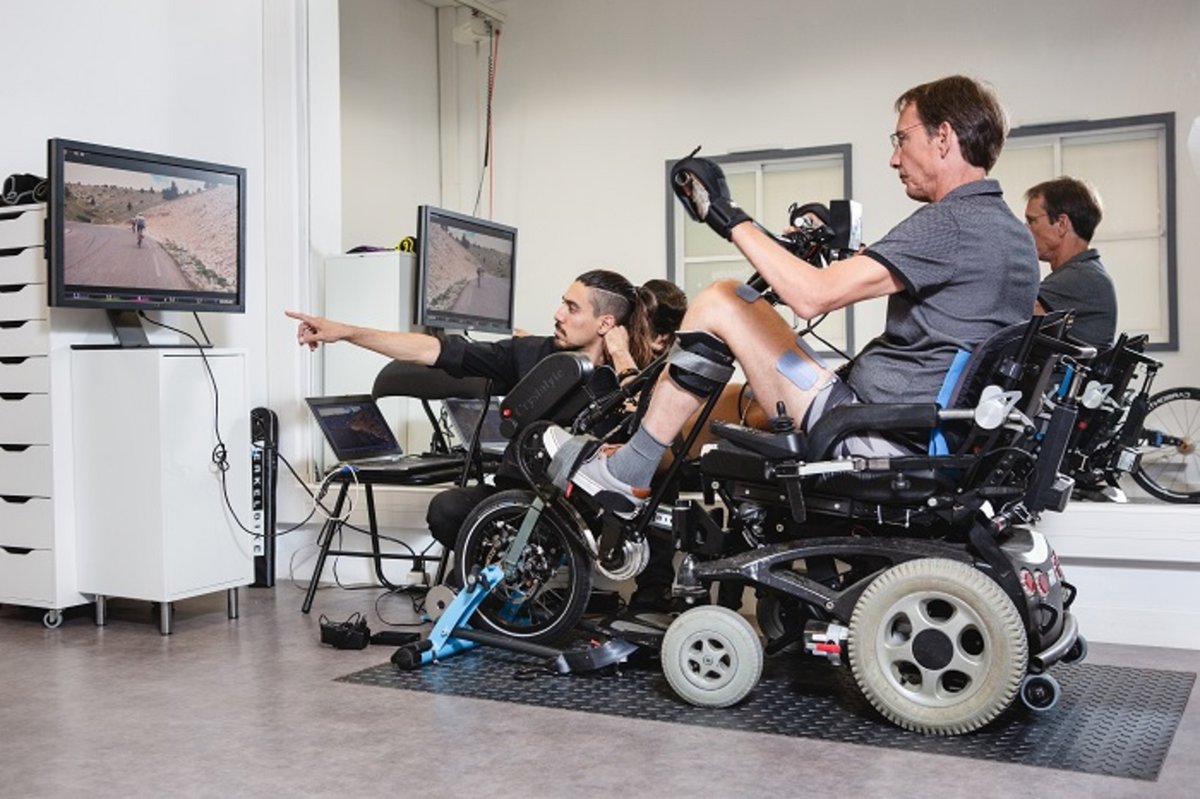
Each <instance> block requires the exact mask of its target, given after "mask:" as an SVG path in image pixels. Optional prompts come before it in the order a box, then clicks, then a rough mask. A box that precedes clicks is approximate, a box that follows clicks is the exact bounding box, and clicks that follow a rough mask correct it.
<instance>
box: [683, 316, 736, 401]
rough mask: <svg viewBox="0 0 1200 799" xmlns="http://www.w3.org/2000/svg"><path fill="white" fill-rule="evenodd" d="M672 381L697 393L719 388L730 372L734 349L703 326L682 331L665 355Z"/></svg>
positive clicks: (727, 379)
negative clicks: (707, 331)
mask: <svg viewBox="0 0 1200 799" xmlns="http://www.w3.org/2000/svg"><path fill="white" fill-rule="evenodd" d="M667 364H668V366H669V374H670V375H671V379H672V380H674V381H675V384H676V385H678V386H679V387H680V388H682V389H683V390H684V391H687V392H688V393H689V394H694V395H696V396H697V397H707V396H708V395H710V394H712V393H713V392H715V391H718V390H719V389H721V387H723V386H724V385H725V384H726V383H728V382H729V378H730V377H732V376H733V353H732V352H730V350H729V347H728V346H726V344H725V342H724V341H721V339H719V338H717V337H716V336H714V335H713V334H712V333H706V332H704V331H702V330H688V331H681V332H680V333H679V334H678V335H676V337H675V343H674V345H672V346H671V354H670V355H668V356H667Z"/></svg>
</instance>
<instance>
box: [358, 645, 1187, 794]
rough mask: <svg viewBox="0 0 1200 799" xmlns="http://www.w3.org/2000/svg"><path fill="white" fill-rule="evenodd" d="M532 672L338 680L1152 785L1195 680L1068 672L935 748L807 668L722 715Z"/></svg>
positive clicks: (798, 664)
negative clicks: (1053, 692)
mask: <svg viewBox="0 0 1200 799" xmlns="http://www.w3.org/2000/svg"><path fill="white" fill-rule="evenodd" d="M536 665H537V661H535V660H532V659H530V658H526V657H524V656H522V655H515V654H511V653H508V652H499V651H496V650H475V651H471V652H467V653H464V654H462V655H459V656H457V657H454V658H451V659H448V660H446V661H444V662H442V663H438V664H435V665H432V666H426V667H424V668H422V669H418V670H416V671H409V672H404V671H399V670H397V669H396V667H395V666H393V665H392V664H391V663H385V664H383V665H380V666H375V667H372V668H369V669H364V670H363V671H359V672H355V673H354V674H350V675H347V676H345V677H339V678H338V681H339V682H348V683H358V684H363V685H376V686H381V687H385V688H401V689H404V690H409V691H426V692H431V693H438V694H453V695H456V696H468V697H474V698H477V699H493V700H496V701H499V702H518V703H521V704H526V705H538V706H541V707H553V708H563V709H566V710H578V711H583V712H588V713H603V714H606V715H613V716H624V717H628V718H638V719H651V720H654V721H667V722H675V723H679V724H696V725H702V726H709V727H718V728H722V729H731V730H742V731H746V732H762V733H769V734H773V735H792V736H798V737H802V738H819V739H822V740H827V741H836V742H840V743H856V744H864V745H868V746H883V747H890V748H894V749H908V750H912V751H917V752H928V753H933V754H943V755H954V756H959V757H971V758H979V759H983V760H992V761H997V762H1001V763H1016V764H1021V765H1027V766H1042V767H1045V768H1054V769H1065V770H1072V771H1082V772H1086V773H1090V774H1104V775H1108V776H1114V777H1126V778H1132V779H1140V780H1155V779H1157V778H1158V773H1159V770H1160V769H1161V768H1162V764H1163V760H1164V759H1165V758H1166V756H1167V751H1168V750H1169V749H1170V747H1171V740H1172V738H1173V737H1174V736H1175V729H1176V727H1177V726H1178V724H1179V719H1180V717H1181V716H1182V715H1183V711H1184V708H1185V707H1186V706H1187V702H1188V696H1189V694H1190V693H1191V690H1192V684H1193V683H1194V682H1195V680H1196V675H1195V674H1194V673H1191V672H1178V671H1158V670H1150V669H1133V668H1125V667H1118V666H1102V665H1092V664H1088V663H1078V664H1072V665H1060V666H1057V667H1055V668H1054V669H1053V674H1054V676H1055V677H1056V678H1057V679H1058V680H1059V682H1060V683H1061V684H1062V687H1063V693H1062V698H1061V700H1060V701H1059V703H1058V705H1057V706H1056V707H1054V708H1053V709H1051V710H1050V711H1047V712H1044V713H1037V714H1035V713H1031V712H1029V711H1027V710H1025V709H1024V707H1023V706H1019V703H1018V705H1017V706H1014V708H1012V709H1011V710H1009V711H1008V712H1007V713H1006V714H1005V715H1003V716H1002V717H1001V718H999V719H997V720H996V721H995V722H994V723H992V724H990V725H989V726H988V727H986V728H985V729H982V730H978V731H976V732H974V733H971V734H969V735H962V736H957V737H953V738H938V737H931V736H925V735H919V734H917V733H912V732H908V731H906V730H901V729H899V728H897V727H895V726H893V725H892V724H890V723H888V722H887V721H885V720H883V718H882V717H881V716H879V715H878V714H877V713H876V712H875V711H874V709H873V708H871V707H870V705H869V704H868V703H867V701H866V699H865V698H864V697H863V696H862V695H861V694H860V693H859V692H858V689H857V687H856V686H854V685H853V679H852V678H851V677H850V676H849V673H848V671H846V670H841V669H835V668H833V667H832V666H827V665H826V664H824V663H823V662H822V661H819V660H815V659H811V658H804V657H789V656H786V655H784V656H781V657H775V658H769V659H768V660H767V662H766V667H765V668H764V670H763V679H762V681H761V682H760V683H759V684H758V686H757V687H756V688H755V689H754V691H753V692H752V693H751V694H750V696H749V697H747V699H746V700H744V701H743V702H742V703H741V704H739V705H737V706H736V707H732V708H725V709H723V710H713V709H706V708H698V707H694V706H692V705H689V704H687V703H686V702H684V701H683V700H681V699H679V698H678V697H676V696H675V694H674V692H673V691H672V690H671V688H670V686H669V685H667V681H666V678H665V677H663V675H662V673H661V672H659V671H658V670H657V668H650V667H638V668H632V667H630V668H625V669H624V670H623V671H622V672H620V673H618V674H604V675H599V674H592V675H568V676H555V675H551V674H549V673H545V672H541V671H540V669H535V668H531V667H535V666H536ZM533 674H536V675H537V676H536V677H535V678H534V679H532V680H531V679H529V677H530V676H531V675H533Z"/></svg>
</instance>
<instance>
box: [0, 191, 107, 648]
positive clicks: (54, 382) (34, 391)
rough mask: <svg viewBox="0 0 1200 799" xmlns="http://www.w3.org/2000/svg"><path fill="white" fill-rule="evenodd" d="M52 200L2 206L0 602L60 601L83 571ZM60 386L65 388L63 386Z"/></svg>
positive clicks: (55, 619)
mask: <svg viewBox="0 0 1200 799" xmlns="http://www.w3.org/2000/svg"><path fill="white" fill-rule="evenodd" d="M45 219H46V211H45V206H43V205H25V206H13V207H10V208H0V603H7V604H16V605H27V606H30V607H38V608H47V609H48V610H47V613H46V616H45V623H46V625H47V626H48V627H56V626H58V624H60V623H61V621H62V614H61V611H62V610H63V609H65V608H68V607H73V606H75V605H81V604H85V603H86V602H88V601H89V600H88V599H87V598H86V597H84V596H83V595H82V594H81V593H80V592H79V591H78V589H77V585H76V579H75V530H74V524H73V521H74V514H73V508H72V507H71V474H70V472H71V456H70V447H71V426H70V396H69V395H70V392H69V390H68V380H69V373H68V371H67V368H66V367H67V364H66V361H65V359H66V357H67V355H66V350H65V348H61V347H59V346H57V344H56V343H55V339H54V337H53V336H52V334H51V324H50V312H49V309H48V307H47V286H46V257H45V252H44V243H45V238H44V236H45V233H44V230H45ZM56 392H57V393H56Z"/></svg>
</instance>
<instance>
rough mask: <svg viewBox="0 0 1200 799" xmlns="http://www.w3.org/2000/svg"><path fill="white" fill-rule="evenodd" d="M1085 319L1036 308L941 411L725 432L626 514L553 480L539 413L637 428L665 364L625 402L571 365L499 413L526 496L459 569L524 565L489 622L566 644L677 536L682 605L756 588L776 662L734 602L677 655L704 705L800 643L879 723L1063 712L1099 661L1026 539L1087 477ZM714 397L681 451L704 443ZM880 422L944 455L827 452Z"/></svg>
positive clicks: (941, 729) (512, 569)
mask: <svg viewBox="0 0 1200 799" xmlns="http://www.w3.org/2000/svg"><path fill="white" fill-rule="evenodd" d="M1066 327H1067V323H1066V321H1065V320H1055V319H1045V318H1042V317H1035V318H1033V319H1032V320H1031V321H1029V322H1027V323H1023V324H1019V325H1014V326H1012V327H1010V328H1006V329H1004V330H1002V331H1000V332H999V333H997V334H996V335H995V336H993V337H992V338H991V339H989V340H988V341H986V342H985V343H983V344H982V345H980V346H979V347H977V348H976V349H975V351H974V352H973V353H972V354H971V356H970V357H969V359H967V360H966V361H965V366H964V367H963V368H962V370H961V372H960V373H959V374H958V376H957V379H956V380H954V381H952V382H951V383H949V384H948V386H949V389H950V390H949V391H948V393H947V401H946V403H945V407H944V408H941V407H939V406H938V405H936V404H933V403H929V404H894V405H865V404H858V405H844V406H839V407H837V408H835V409H832V410H831V411H829V412H828V413H827V414H825V415H824V416H822V418H821V419H820V420H819V421H818V422H817V424H816V425H815V426H814V427H813V429H812V430H811V431H810V432H809V433H807V434H806V433H804V432H801V431H799V430H797V429H795V428H794V427H792V426H791V425H789V424H787V421H786V414H781V416H782V417H783V418H784V421H783V422H777V424H776V427H775V429H773V430H771V431H763V430H754V429H749V428H743V427H740V426H738V425H735V424H729V423H719V422H718V423H714V425H713V431H714V432H715V433H716V435H717V436H718V439H719V440H718V442H717V443H715V444H714V445H709V446H707V447H706V448H705V451H704V452H703V454H702V456H701V457H700V458H699V461H698V462H688V461H687V460H686V459H685V458H682V457H679V458H677V459H676V460H675V462H674V463H673V465H672V466H671V468H670V470H668V472H667V474H666V475H665V476H663V477H662V478H661V479H660V480H658V481H657V482H656V485H655V487H654V491H653V494H652V496H651V498H650V501H649V502H648V503H647V504H646V506H645V507H644V508H643V509H642V511H641V512H639V513H638V514H637V515H635V516H634V517H633V518H632V519H631V520H628V521H625V520H621V519H617V518H615V517H614V516H613V515H612V514H608V513H604V512H603V511H601V510H599V509H598V508H595V507H592V506H591V505H590V503H589V501H588V498H586V497H580V498H576V497H571V496H568V494H567V493H566V492H563V491H560V490H558V489H556V488H555V487H554V484H553V480H552V479H551V474H552V472H553V469H554V468H555V464H554V463H553V462H552V461H551V459H550V458H549V457H548V456H547V455H546V452H545V450H544V449H543V447H542V444H541V440H542V439H541V433H542V432H543V431H544V429H545V425H546V424H547V422H545V421H533V420H543V419H547V418H548V419H551V420H559V421H562V422H566V423H568V424H570V426H571V427H572V429H573V430H574V431H575V432H577V433H591V432H593V431H595V430H597V429H598V428H601V427H607V429H608V432H609V434H611V433H612V432H614V431H617V432H619V431H620V430H622V429H628V428H629V427H630V426H631V425H633V424H636V423H637V421H638V418H639V415H640V413H639V411H633V412H631V413H628V412H626V410H627V406H628V403H629V402H630V398H631V396H633V395H634V394H635V393H636V392H638V391H641V392H642V395H643V398H644V395H645V394H646V393H648V390H649V388H650V387H651V385H652V381H653V380H654V378H655V377H656V376H657V374H658V372H659V371H660V370H661V368H662V366H663V364H662V363H661V362H658V363H656V364H655V365H653V366H652V367H651V368H648V369H647V370H646V371H645V372H644V373H643V375H642V376H640V378H639V380H637V381H634V383H633V384H632V385H630V384H626V385H625V386H619V387H618V386H615V381H609V389H608V391H607V393H606V391H605V390H604V388H603V387H602V388H601V389H600V390H596V389H595V386H594V380H593V377H594V376H593V375H592V374H590V371H591V370H590V368H589V367H588V366H587V365H586V363H585V362H583V361H581V360H580V359H578V358H577V357H576V356H572V355H569V354H562V355H558V356H553V357H552V358H550V359H547V360H546V361H545V362H543V364H541V365H539V368H538V369H536V370H535V371H534V372H533V373H531V374H530V375H529V376H528V377H527V378H526V379H525V380H524V381H523V382H522V384H520V385H519V386H518V387H517V388H516V389H515V390H514V391H513V392H510V394H509V395H508V397H507V398H506V400H505V404H504V406H503V409H502V413H504V414H506V419H507V423H508V424H509V425H510V428H511V430H512V432H513V433H514V435H516V437H517V447H518V453H519V455H520V461H521V464H522V468H523V470H524V471H525V474H526V477H527V478H528V480H529V488H528V489H527V490H525V489H522V490H516V491H507V492H502V493H501V494H498V495H496V496H495V497H493V498H491V499H490V500H488V501H486V502H485V503H483V504H482V505H480V506H479V507H477V508H476V509H475V511H474V512H473V513H472V515H471V516H470V517H469V518H468V520H467V522H466V523H465V524H464V525H463V528H462V530H461V532H460V535H459V540H458V546H457V548H456V552H457V563H456V568H458V569H459V570H460V576H461V577H463V578H464V579H468V578H469V576H470V574H471V573H473V572H477V571H478V570H479V569H480V568H482V567H485V566H488V565H491V564H501V565H502V566H503V568H504V573H505V576H504V579H503V580H501V581H500V583H499V584H498V585H497V586H496V587H495V588H493V590H492V592H491V593H490V595H489V596H488V598H487V599H486V600H484V602H483V603H482V604H481V605H480V607H479V609H478V611H477V612H476V614H475V615H474V617H473V618H472V624H473V625H474V626H477V627H481V628H484V629H490V630H491V631H494V632H498V633H502V634H505V635H509V636H512V637H515V638H520V639H525V640H528V641H532V642H547V641H553V640H556V639H558V638H559V637H561V636H563V635H565V634H566V633H567V632H568V631H569V630H571V629H572V628H573V627H574V626H575V625H576V623H577V622H578V621H579V619H580V618H581V616H582V614H583V610H584V606H585V604H586V601H587V597H588V594H589V592H590V588H591V581H592V574H593V571H595V572H598V573H600V574H605V575H607V576H610V577H613V578H615V579H623V578H625V577H630V576H633V575H634V574H636V573H637V572H638V571H639V569H640V568H641V567H643V566H644V565H645V559H646V556H647V552H648V545H647V540H648V536H650V535H669V536H670V537H671V538H672V540H673V541H674V543H675V546H676V548H677V549H678V550H680V551H681V552H682V553H683V554H684V557H683V561H682V564H681V566H680V568H679V571H678V575H677V586H676V592H677V593H678V594H680V595H683V596H691V597H695V598H701V597H702V596H704V595H707V593H708V589H709V588H710V586H711V585H712V584H713V583H724V582H734V583H742V584H744V585H748V586H751V587H753V588H754V590H755V593H756V595H757V597H758V602H757V621H758V623H759V628H760V629H761V630H762V632H763V634H764V635H765V636H766V639H767V643H766V647H765V650H764V647H763V644H762V643H761V641H760V639H759V636H758V634H757V633H756V632H755V631H754V629H753V627H752V626H751V625H750V624H749V622H747V621H746V620H745V619H744V618H743V617H741V616H740V615H738V614H737V613H735V612H733V611H731V610H729V609H727V608H723V607H719V606H714V605H699V606H697V607H695V608H693V609H692V610H689V611H687V612H685V613H683V614H681V615H680V616H679V617H678V618H677V619H676V620H675V621H674V622H673V623H672V624H671V626H670V628H669V629H668V630H667V632H666V635H665V636H664V638H663V641H662V648H661V661H662V666H663V671H664V673H665V675H666V677H667V680H668V682H669V683H670V684H671V686H672V688H673V689H674V690H675V691H676V692H677V693H678V694H679V695H680V696H682V697H683V698H684V699H685V700H687V701H689V702H691V703H693V704H698V705H704V706H712V707H724V706H728V705H732V704H734V703H736V702H738V701H741V700H742V699H743V698H745V697H746V696H747V695H748V694H749V692H750V691H751V690H752V689H753V687H754V685H755V684H756V683H757V681H758V679H759V676H760V674H761V669H762V662H763V655H764V651H765V652H766V653H775V652H779V651H782V650H784V649H786V648H795V649H799V648H801V647H803V650H804V651H806V652H808V653H810V654H813V655H818V656H820V657H825V658H828V659H830V660H831V661H833V662H835V663H838V664H841V665H847V666H849V669H850V671H851V672H852V674H853V676H854V679H855V681H856V683H857V685H858V687H859V688H860V689H861V691H862V693H863V694H864V695H865V696H866V698H867V699H868V700H870V702H871V703H872V704H873V705H874V706H875V707H876V708H877V709H878V710H879V711H880V712H881V714H882V715H883V716H884V717H886V718H888V719H889V720H891V721H892V722H894V723H896V724H898V725H900V726H902V727H906V728H909V729H913V730H918V731H921V732H925V733H933V734H957V733H962V732H967V731H969V730H972V729H976V728H978V727H980V726H982V725H984V724H986V723H988V722H989V721H991V720H992V719H994V718H995V717H996V716H998V715H999V714H1000V713H1001V712H1002V711H1004V710H1005V709H1006V708H1007V707H1008V706H1009V705H1010V704H1011V703H1012V702H1013V701H1014V700H1015V699H1016V697H1017V696H1018V695H1019V696H1020V697H1021V699H1022V700H1023V701H1024V702H1025V704H1026V705H1028V706H1029V707H1031V708H1033V709H1035V710H1043V709H1048V708H1049V707H1052V706H1053V705H1054V704H1055V703H1056V702H1057V700H1058V696H1059V687H1058V685H1057V682H1056V681H1055V680H1054V679H1053V677H1051V676H1050V675H1049V674H1048V673H1047V669H1049V667H1050V666H1051V665H1053V664H1054V663H1056V662H1059V661H1071V660H1078V659H1081V658H1083V657H1084V656H1085V655H1086V649H1087V647H1086V641H1085V639H1084V638H1083V637H1082V636H1081V635H1080V634H1079V632H1078V627H1077V624H1076V621H1075V619H1074V617H1073V616H1072V615H1071V613H1070V610H1069V608H1070V605H1071V602H1072V601H1073V600H1074V598H1075V591H1074V589H1073V588H1072V587H1071V586H1070V584H1068V583H1067V582H1066V581H1065V579H1064V577H1063V573H1062V569H1061V566H1060V564H1059V562H1058V559H1057V557H1056V555H1055V554H1054V552H1053V550H1052V549H1051V547H1050V546H1049V544H1048V543H1047V542H1046V540H1045V539H1044V537H1043V536H1041V535H1040V534H1039V533H1037V532H1036V531H1034V530H1031V529H1029V526H1028V525H1029V524H1030V523H1032V522H1034V521H1036V519H1037V517H1038V515H1039V514H1040V513H1041V512H1043V511H1045V510H1052V511H1061V510H1062V509H1063V508H1064V507H1065V505H1066V503H1067V501H1068V499H1069V497H1070V495H1071V491H1072V486H1073V481H1072V480H1071V479H1070V478H1069V477H1066V476H1064V475H1063V474H1062V473H1061V472H1060V466H1061V464H1062V459H1063V456H1064V453H1065V451H1066V449H1067V446H1068V444H1069V441H1070V439H1071V436H1072V432H1073V430H1074V429H1075V419H1076V413H1077V408H1078V399H1079V393H1080V390H1081V384H1082V379H1083V375H1084V371H1083V369H1082V368H1081V367H1082V366H1083V365H1085V364H1086V362H1087V361H1088V360H1089V359H1090V358H1092V357H1094V355H1095V352H1094V350H1092V349H1091V348H1088V347H1082V346H1079V345H1077V344H1076V343H1074V342H1072V341H1070V340H1069V339H1068V338H1067V336H1066ZM601 382H602V383H603V382H604V381H601ZM716 398H717V396H716V395H715V394H714V395H713V396H711V397H710V398H709V400H708V401H707V402H706V403H705V405H704V408H703V410H702V412H701V416H700V424H697V425H695V426H694V428H693V429H692V431H691V432H690V434H689V435H688V437H687V438H686V439H685V440H684V441H683V442H681V443H680V444H679V445H678V447H677V451H678V453H685V452H687V451H688V450H689V449H690V448H691V444H692V442H693V441H694V440H695V436H696V435H697V434H698V432H699V430H700V427H701V425H702V424H703V423H704V422H705V421H706V418H707V414H708V412H710V411H711V409H712V407H713V405H714V403H715V401H716ZM642 407H644V406H642ZM782 410H785V409H782ZM614 416H616V417H618V419H619V421H617V422H616V423H613V421H612V419H613V417H614ZM567 420H569V421H567ZM865 430H871V431H888V432H891V433H895V434H903V435H908V436H910V437H911V436H913V435H917V436H920V437H922V438H924V439H926V440H930V441H936V442H937V444H936V446H931V453H930V454H921V455H912V456H906V457H900V458H878V459H864V458H831V457H830V456H829V453H830V452H831V451H832V448H833V446H834V445H835V443H836V442H837V441H839V440H840V439H841V438H842V437H844V436H845V435H847V434H848V433H851V432H854V431H865ZM688 469H694V470H696V471H697V472H698V475H699V482H700V485H701V487H702V491H701V492H700V493H701V496H699V497H687V496H682V497H675V496H674V495H675V492H676V490H677V488H678V486H679V484H680V482H681V481H682V478H683V474H684V473H685V471H686V470H688ZM672 497H674V498H672Z"/></svg>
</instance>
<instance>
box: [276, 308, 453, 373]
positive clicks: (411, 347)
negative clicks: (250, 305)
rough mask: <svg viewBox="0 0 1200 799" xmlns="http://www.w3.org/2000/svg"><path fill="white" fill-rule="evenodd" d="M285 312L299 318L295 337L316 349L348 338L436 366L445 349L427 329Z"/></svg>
mask: <svg viewBox="0 0 1200 799" xmlns="http://www.w3.org/2000/svg"><path fill="white" fill-rule="evenodd" d="M284 313H285V314H287V315H288V316H289V317H291V318H292V319H296V320H297V321H299V322H300V325H299V327H298V328H297V330H296V340H297V341H298V342H299V343H300V344H303V345H307V346H308V348H309V349H313V350H315V349H316V348H317V345H319V344H332V343H334V342H336V341H345V342H348V343H350V344H354V345H355V346H358V347H362V348H364V349H368V350H371V351H373V352H378V353H379V354H380V355H386V356H388V357H389V358H394V359H396V360H397V361H404V362H405V363H419V364H424V365H425V366H433V364H434V362H435V361H437V359H438V355H440V354H441V351H442V343H441V342H440V341H438V340H437V339H436V338H434V337H433V336H429V335H426V334H424V333H405V332H400V331H396V330H377V329H375V328H371V327H358V326H356V325H348V324H345V323H343V322H335V321H333V320H332V319H324V318H322V317H320V316H310V315H309V314H305V313H300V312H299V311H284Z"/></svg>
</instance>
